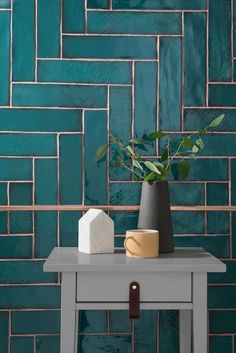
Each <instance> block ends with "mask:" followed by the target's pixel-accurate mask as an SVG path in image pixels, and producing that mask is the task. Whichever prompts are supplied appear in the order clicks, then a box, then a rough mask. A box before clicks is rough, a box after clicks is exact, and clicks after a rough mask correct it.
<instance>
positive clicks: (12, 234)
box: [0, 233, 33, 237]
mask: <svg viewBox="0 0 236 353" xmlns="http://www.w3.org/2000/svg"><path fill="white" fill-rule="evenodd" d="M8 235H10V236H13V237H32V236H33V233H9V234H0V237H6V236H8Z"/></svg>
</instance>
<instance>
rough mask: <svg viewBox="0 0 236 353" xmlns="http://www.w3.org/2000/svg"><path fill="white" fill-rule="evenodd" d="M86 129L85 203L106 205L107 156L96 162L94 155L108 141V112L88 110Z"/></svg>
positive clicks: (86, 113)
mask: <svg viewBox="0 0 236 353" xmlns="http://www.w3.org/2000/svg"><path fill="white" fill-rule="evenodd" d="M84 129H85V131H84V148H85V151H84V170H85V196H84V197H85V204H87V205H99V204H100V205H105V204H106V203H107V186H106V183H107V174H106V158H104V159H103V160H101V161H100V162H99V163H96V162H95V160H94V157H95V153H96V151H97V149H98V147H99V146H100V145H102V144H104V143H106V142H107V130H106V129H107V113H106V112H105V111H86V112H85V117H84Z"/></svg>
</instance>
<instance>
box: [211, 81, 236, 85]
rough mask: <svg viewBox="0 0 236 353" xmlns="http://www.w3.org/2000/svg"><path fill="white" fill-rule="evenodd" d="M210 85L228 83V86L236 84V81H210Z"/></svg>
mask: <svg viewBox="0 0 236 353" xmlns="http://www.w3.org/2000/svg"><path fill="white" fill-rule="evenodd" d="M208 84H209V85H226V86H233V85H235V84H236V82H233V81H232V82H226V81H224V82H222V81H209V82H208Z"/></svg>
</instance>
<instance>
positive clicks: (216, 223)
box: [207, 211, 230, 234]
mask: <svg viewBox="0 0 236 353" xmlns="http://www.w3.org/2000/svg"><path fill="white" fill-rule="evenodd" d="M229 223H230V218H229V212H221V211H213V212H207V233H210V234H211V233H213V234H229V227H230V226H229Z"/></svg>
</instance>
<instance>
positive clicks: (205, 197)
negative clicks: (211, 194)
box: [204, 182, 208, 235]
mask: <svg viewBox="0 0 236 353" xmlns="http://www.w3.org/2000/svg"><path fill="white" fill-rule="evenodd" d="M204 194H205V195H204V206H205V207H206V206H207V183H206V182H204ZM204 221H205V234H206V235H207V228H208V218H207V211H205V212H204Z"/></svg>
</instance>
